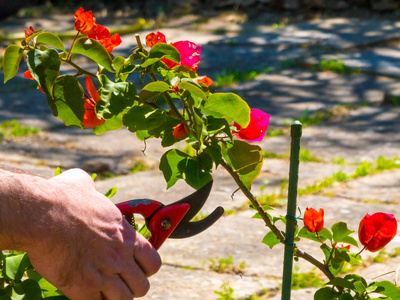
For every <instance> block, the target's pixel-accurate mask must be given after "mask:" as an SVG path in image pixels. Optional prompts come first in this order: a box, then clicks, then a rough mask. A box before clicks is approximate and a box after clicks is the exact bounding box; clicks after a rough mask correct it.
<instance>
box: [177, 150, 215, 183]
mask: <svg viewBox="0 0 400 300" xmlns="http://www.w3.org/2000/svg"><path fill="white" fill-rule="evenodd" d="M182 174H183V179H184V180H185V181H186V183H187V184H189V185H190V186H191V187H192V188H194V189H196V190H198V189H199V188H201V187H203V186H204V185H205V184H206V183H208V182H210V181H211V180H212V176H211V174H210V172H209V171H208V170H204V168H203V164H202V163H201V162H200V160H197V159H192V158H188V159H187V160H186V165H185V166H184V169H182Z"/></svg>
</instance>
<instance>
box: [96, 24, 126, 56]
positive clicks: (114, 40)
mask: <svg viewBox="0 0 400 300" xmlns="http://www.w3.org/2000/svg"><path fill="white" fill-rule="evenodd" d="M88 38H90V39H95V40H96V41H98V42H99V43H100V44H102V45H103V46H104V48H106V49H107V51H108V52H109V53H111V52H112V50H113V49H114V47H117V46H119V45H120V44H121V43H122V41H121V37H120V36H119V34H118V33H116V34H113V36H112V37H111V38H110V31H109V30H108V29H107V28H106V27H104V26H102V25H97V28H96V30H95V31H93V32H92V33H90V34H88Z"/></svg>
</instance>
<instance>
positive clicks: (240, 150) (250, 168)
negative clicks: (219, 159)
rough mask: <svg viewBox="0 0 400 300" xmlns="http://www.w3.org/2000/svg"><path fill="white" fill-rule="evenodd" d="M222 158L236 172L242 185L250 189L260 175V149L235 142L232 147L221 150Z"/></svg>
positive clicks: (261, 159) (261, 156) (256, 146)
mask: <svg viewBox="0 0 400 300" xmlns="http://www.w3.org/2000/svg"><path fill="white" fill-rule="evenodd" d="M223 156H224V158H225V159H226V161H227V162H228V163H229V164H230V165H231V166H232V167H233V168H234V170H236V171H237V172H238V174H239V176H240V178H241V180H242V181H243V183H244V185H245V186H246V187H247V188H248V189H251V184H252V183H253V181H254V180H255V179H256V178H257V177H258V175H259V174H260V171H261V167H262V165H263V152H262V150H261V148H260V147H259V146H258V145H250V144H249V143H247V142H244V141H238V140H235V141H234V144H233V146H232V147H230V148H229V147H226V146H225V147H224V148H223Z"/></svg>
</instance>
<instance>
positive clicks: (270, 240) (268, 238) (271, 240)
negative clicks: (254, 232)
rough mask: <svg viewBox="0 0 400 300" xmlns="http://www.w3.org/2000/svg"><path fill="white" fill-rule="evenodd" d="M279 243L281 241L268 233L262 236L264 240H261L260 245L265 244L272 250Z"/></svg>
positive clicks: (271, 233)
mask: <svg viewBox="0 0 400 300" xmlns="http://www.w3.org/2000/svg"><path fill="white" fill-rule="evenodd" d="M280 242H281V241H280V240H279V239H278V238H277V237H276V235H275V234H274V233H273V232H272V231H270V232H268V233H267V234H266V235H265V236H264V238H263V240H262V243H264V244H266V245H267V246H269V247H270V248H271V249H272V248H273V247H274V246H275V245H277V244H279V243H280Z"/></svg>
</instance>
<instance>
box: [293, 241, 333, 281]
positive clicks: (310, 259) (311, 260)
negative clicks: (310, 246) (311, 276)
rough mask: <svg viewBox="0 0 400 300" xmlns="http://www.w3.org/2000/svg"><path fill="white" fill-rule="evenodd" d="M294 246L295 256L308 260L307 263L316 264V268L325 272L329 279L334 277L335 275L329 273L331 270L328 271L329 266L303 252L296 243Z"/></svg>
mask: <svg viewBox="0 0 400 300" xmlns="http://www.w3.org/2000/svg"><path fill="white" fill-rule="evenodd" d="M294 247H295V249H296V250H295V254H294V255H295V256H297V257H301V258H302V259H304V260H306V261H308V262H309V263H311V264H313V265H314V266H316V267H317V268H318V269H320V270H321V271H322V273H324V274H325V276H326V277H328V279H329V280H332V279H333V278H335V276H334V275H333V274H332V273H331V271H329V268H328V266H327V265H325V264H323V263H322V262H320V261H319V260H317V259H315V258H314V257H312V256H311V255H310V254H308V253H307V252H304V251H303V250H301V249H299V248H298V247H297V246H296V245H295V246H294Z"/></svg>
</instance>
